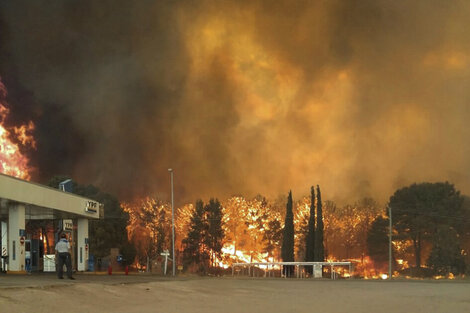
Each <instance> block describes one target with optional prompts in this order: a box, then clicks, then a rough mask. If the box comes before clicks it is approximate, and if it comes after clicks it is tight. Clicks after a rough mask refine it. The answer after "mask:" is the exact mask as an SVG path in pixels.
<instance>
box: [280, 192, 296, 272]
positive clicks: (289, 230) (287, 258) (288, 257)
mask: <svg viewBox="0 0 470 313" xmlns="http://www.w3.org/2000/svg"><path fill="white" fill-rule="evenodd" d="M281 257H282V261H283V262H293V261H294V213H293V211H292V191H289V196H288V197H287V205H286V219H285V222H284V232H283V237H282V248H281ZM283 271H284V275H290V274H292V273H293V268H292V266H284V268H283Z"/></svg>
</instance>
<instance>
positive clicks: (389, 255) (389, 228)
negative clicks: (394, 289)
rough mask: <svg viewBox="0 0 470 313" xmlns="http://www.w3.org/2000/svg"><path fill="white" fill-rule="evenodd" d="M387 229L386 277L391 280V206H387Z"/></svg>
mask: <svg viewBox="0 0 470 313" xmlns="http://www.w3.org/2000/svg"><path fill="white" fill-rule="evenodd" d="M388 221H389V225H388V231H389V240H388V277H389V279H390V280H392V208H391V207H390V205H389V206H388Z"/></svg>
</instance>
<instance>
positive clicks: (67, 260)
mask: <svg viewBox="0 0 470 313" xmlns="http://www.w3.org/2000/svg"><path fill="white" fill-rule="evenodd" d="M64 264H65V266H66V267H67V277H68V278H72V258H71V256H70V253H68V252H61V253H59V264H58V266H59V268H58V271H57V276H58V277H59V278H63V277H64Z"/></svg>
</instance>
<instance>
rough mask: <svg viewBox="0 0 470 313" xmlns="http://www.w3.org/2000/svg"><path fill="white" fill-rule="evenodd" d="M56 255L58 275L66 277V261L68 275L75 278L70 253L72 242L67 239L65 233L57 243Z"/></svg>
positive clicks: (60, 277)
mask: <svg viewBox="0 0 470 313" xmlns="http://www.w3.org/2000/svg"><path fill="white" fill-rule="evenodd" d="M55 255H56V259H58V262H57V263H58V265H57V266H58V267H59V268H58V269H57V276H58V277H59V279H64V263H65V266H66V267H67V277H68V278H69V279H75V278H73V277H72V257H71V255H70V243H69V242H68V241H67V236H66V235H65V234H61V235H60V240H59V242H58V243H57V244H56V245H55Z"/></svg>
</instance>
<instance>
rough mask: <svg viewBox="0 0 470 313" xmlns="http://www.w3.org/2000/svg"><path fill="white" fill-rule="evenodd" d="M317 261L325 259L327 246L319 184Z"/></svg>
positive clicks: (315, 254)
mask: <svg viewBox="0 0 470 313" xmlns="http://www.w3.org/2000/svg"><path fill="white" fill-rule="evenodd" d="M314 260H315V262H323V261H324V260H325V247H324V246H323V212H322V202H321V192H320V186H318V185H317V229H316V232H315V253H314Z"/></svg>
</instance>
